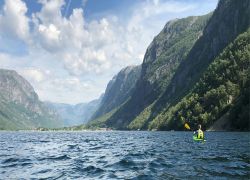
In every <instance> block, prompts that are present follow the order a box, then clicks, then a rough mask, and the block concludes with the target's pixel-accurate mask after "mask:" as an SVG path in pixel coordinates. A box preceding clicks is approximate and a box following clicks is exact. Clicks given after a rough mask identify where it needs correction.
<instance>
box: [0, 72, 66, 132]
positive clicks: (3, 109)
mask: <svg viewBox="0 0 250 180" xmlns="http://www.w3.org/2000/svg"><path fill="white" fill-rule="evenodd" d="M61 125H62V124H61V122H60V121H59V119H58V117H57V115H56V113H55V112H54V111H52V110H50V109H49V108H48V107H46V105H45V104H44V103H42V102H41V101H40V100H39V98H38V96H37V94H36V93H35V91H34V89H33V87H32V86H31V85H30V84H29V83H28V81H26V80H25V79H24V78H23V77H21V76H20V75H18V74H17V73H16V72H15V71H12V70H4V69H0V129H31V128H37V127H60V126H61Z"/></svg>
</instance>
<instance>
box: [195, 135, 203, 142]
mask: <svg viewBox="0 0 250 180" xmlns="http://www.w3.org/2000/svg"><path fill="white" fill-rule="evenodd" d="M193 140H194V141H206V139H200V138H197V136H196V135H195V136H193Z"/></svg>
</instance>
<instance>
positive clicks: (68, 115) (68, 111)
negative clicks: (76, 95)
mask: <svg viewBox="0 0 250 180" xmlns="http://www.w3.org/2000/svg"><path fill="white" fill-rule="evenodd" d="M102 98H103V96H101V97H100V98H99V99H96V100H93V101H90V102H88V103H79V104H76V105H70V104H63V103H53V102H46V105H47V106H48V107H50V108H51V109H53V110H54V111H55V112H56V113H57V114H58V116H59V117H60V118H61V119H62V120H63V124H64V126H65V127H68V126H76V125H80V124H86V123H87V122H88V121H89V120H90V119H91V117H92V116H93V114H94V113H95V112H96V110H97V109H98V107H99V105H100V102H101V100H102Z"/></svg>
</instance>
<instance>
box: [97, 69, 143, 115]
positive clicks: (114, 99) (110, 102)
mask: <svg viewBox="0 0 250 180" xmlns="http://www.w3.org/2000/svg"><path fill="white" fill-rule="evenodd" d="M140 74H141V66H128V67H126V68H124V69H122V70H121V71H120V72H119V73H118V74H117V75H115V76H114V77H113V78H112V80H111V81H109V83H108V85H107V88H106V90H105V93H104V96H103V99H102V101H101V104H100V107H99V108H98V109H97V111H96V112H95V114H94V115H93V117H92V119H96V118H98V117H100V116H102V115H104V114H106V113H108V112H110V111H112V110H113V109H114V108H116V107H118V106H120V105H121V104H122V103H124V102H125V101H126V100H128V99H129V97H130V95H131V93H132V91H133V90H134V87H135V84H136V82H137V80H138V78H139V76H140Z"/></svg>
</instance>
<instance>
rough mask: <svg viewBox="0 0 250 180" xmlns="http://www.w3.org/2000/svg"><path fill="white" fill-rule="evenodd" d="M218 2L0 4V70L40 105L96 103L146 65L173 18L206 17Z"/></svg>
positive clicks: (48, 0) (30, 0)
mask: <svg viewBox="0 0 250 180" xmlns="http://www.w3.org/2000/svg"><path fill="white" fill-rule="evenodd" d="M217 3H218V0H202V1H201V0H0V68H6V69H14V70H16V71H17V72H18V73H19V74H21V75H22V76H24V77H25V78H26V79H27V80H28V81H29V82H30V83H31V84H32V85H33V87H34V89H35V91H36V92H37V93H38V95H39V97H40V98H41V99H42V100H45V101H52V102H61V103H70V104H76V103H81V102H88V101H90V100H93V99H96V98H98V97H99V96H100V95H101V93H103V92H104V91H105V88H106V85H107V83H108V81H109V80H110V79H112V77H113V76H114V75H115V74H116V73H117V72H119V71H120V69H122V68H124V67H126V66H128V65H138V64H141V63H142V61H143V56H144V53H145V51H146V48H147V46H148V45H149V44H150V42H151V41H152V39H153V37H154V36H156V35H157V34H158V33H159V32H160V31H161V29H162V28H163V27H164V25H165V24H166V23H167V22H168V21H169V20H171V19H175V18H183V17H187V16H191V15H203V14H207V13H209V12H211V11H213V10H214V9H215V8H216V5H217Z"/></svg>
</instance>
